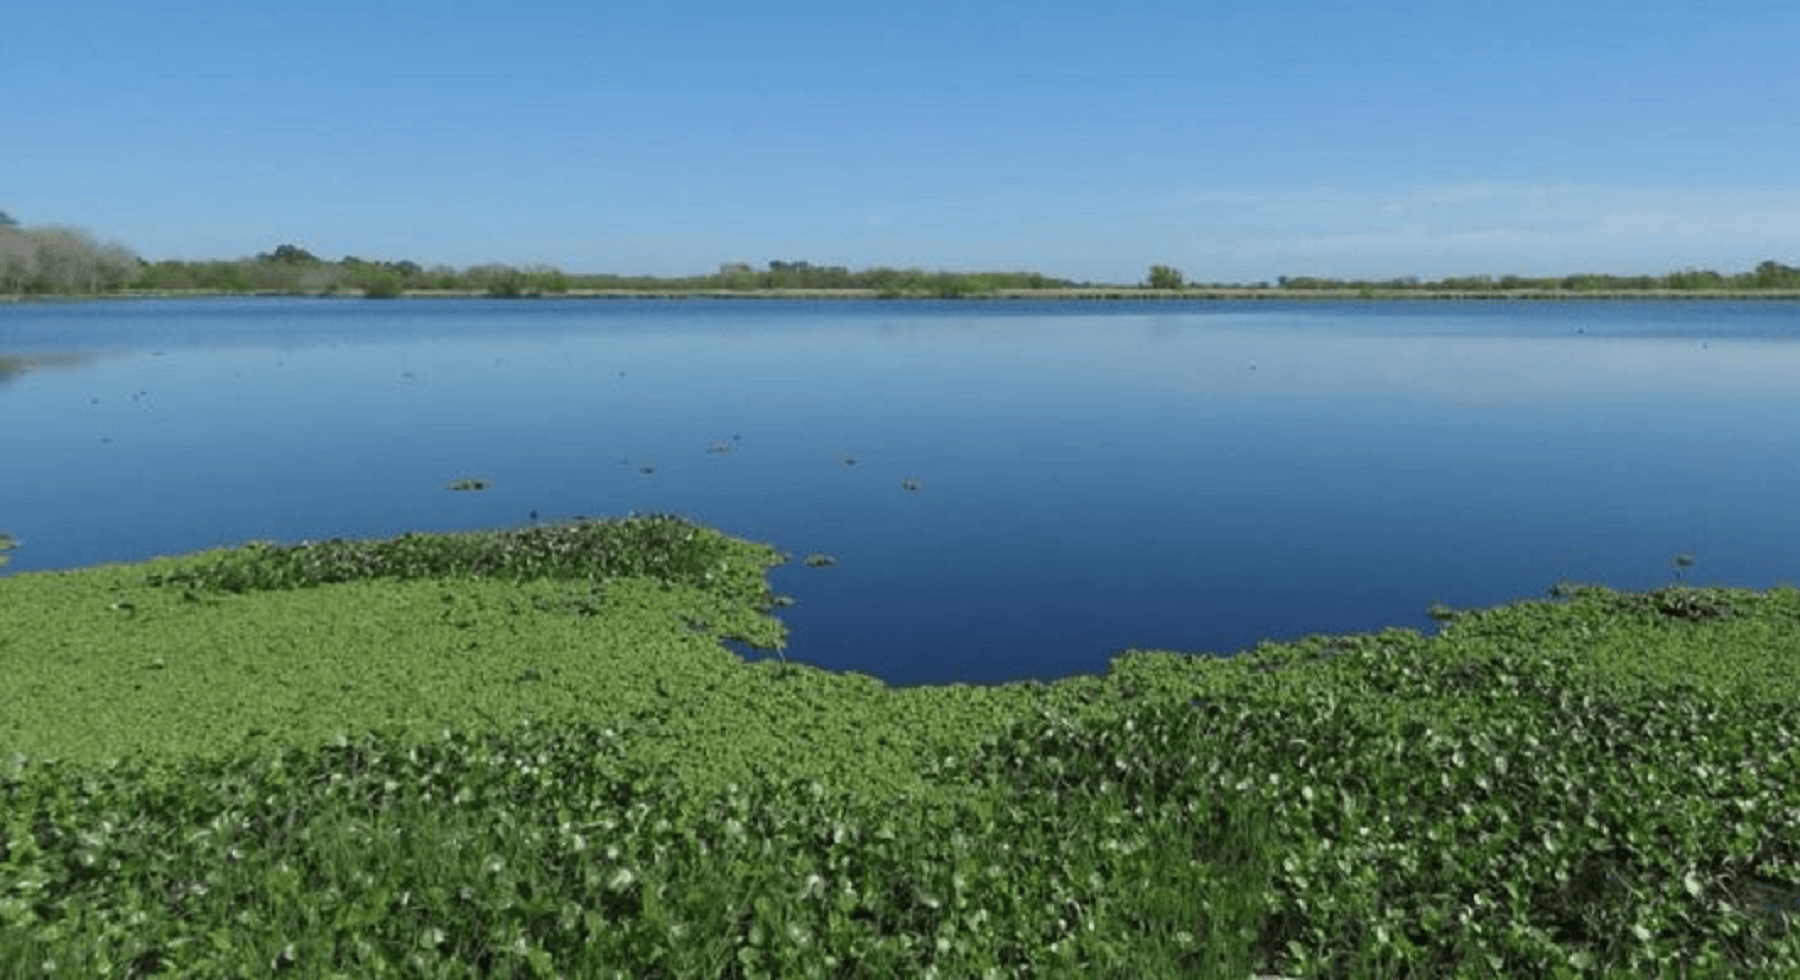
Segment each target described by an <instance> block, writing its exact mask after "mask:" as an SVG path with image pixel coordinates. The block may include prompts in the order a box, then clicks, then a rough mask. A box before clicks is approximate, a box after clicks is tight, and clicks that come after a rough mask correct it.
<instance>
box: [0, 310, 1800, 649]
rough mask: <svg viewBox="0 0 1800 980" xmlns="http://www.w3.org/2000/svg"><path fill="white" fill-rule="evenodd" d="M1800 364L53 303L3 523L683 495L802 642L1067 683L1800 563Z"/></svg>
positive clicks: (1619, 331)
mask: <svg viewBox="0 0 1800 980" xmlns="http://www.w3.org/2000/svg"><path fill="white" fill-rule="evenodd" d="M1797 379H1800V304H1793V303H1785V302H1745V303H1723V302H1721V303H1672V302H1664V303H1655V302H1584V303H1560V304H1559V303H1520V302H1505V303H1495V302H1468V303H1432V302H1396V303H1380V302H1374V303H1371V302H1356V303H1303V304H1276V303H1266V302H1248V303H1229V302H1205V303H1170V302H1155V303H1130V302H1075V303H1051V302H1039V301H1021V302H985V301H983V302H943V303H937V302H875V301H871V302H840V301H830V302H821V301H773V300H755V301H717V300H678V301H670V300H659V301H636V300H592V301H589V300H555V301H541V302H532V301H488V300H400V301H385V302H384V301H366V300H357V299H267V298H256V299H214V300H192V301H189V300H158V301H141V302H140V301H117V302H112V301H109V302H97V303H69V304H15V305H9V306H6V307H0V439H3V441H4V446H5V449H4V453H5V455H4V459H5V461H6V462H5V466H6V476H5V479H4V480H0V529H4V530H6V531H9V532H11V533H12V534H13V535H14V536H16V537H17V538H18V539H19V540H20V542H21V544H22V546H21V547H20V548H19V549H18V550H16V551H14V552H12V553H11V554H12V556H13V565H12V567H11V568H9V569H8V571H26V570H32V569H45V568H63V567H75V566H82V565H89V564H94V563H98V562H108V561H133V560H138V559H142V558H146V557H150V556H153V555H160V554H175V553H183V552H190V551H195V550H199V549H202V548H207V547H213V546H219V545H228V544H237V543H241V542H244V541H247V540H252V539H274V540H280V541H300V540H307V539H321V538H330V537H362V536H376V535H381V536H385V535H393V534H399V533H402V532H405V531H413V530H454V529H469V528H486V527H501V526H512V525H517V524H523V523H528V522H529V520H530V514H531V513H532V512H534V511H535V512H537V513H538V515H539V516H540V518H541V519H554V518H566V517H571V516H574V515H578V514H580V515H588V516H613V515H622V514H625V513H629V512H649V511H669V512H675V513H679V514H682V515H684V516H687V517H690V518H692V519H695V520H698V521H700V522H703V523H706V524H709V525H712V526H715V527H718V528H720V529H722V530H725V531H727V532H729V533H733V534H737V535H741V536H745V537H750V538H754V539H759V540H764V541H768V542H771V543H773V544H775V545H777V546H778V547H780V548H782V549H784V550H786V551H789V552H792V553H793V554H794V555H795V556H796V558H795V560H794V561H793V562H792V563H790V565H789V566H786V567H783V568H779V569H776V570H774V571H773V572H772V573H771V577H772V581H773V583H774V585H775V587H776V588H777V589H778V590H779V591H782V592H785V593H789V594H792V595H793V596H795V597H796V599H797V603H796V604H795V605H794V606H792V607H790V608H786V609H783V610H780V611H779V612H780V615H781V616H782V618H783V619H784V620H786V621H787V622H788V623H789V625H790V627H791V630H792V636H791V638H790V646H789V648H788V650H787V653H788V655H789V656H790V657H792V658H795V659H799V660H804V661H807V662H811V663H816V664H819V665H821V666H826V667H830V668H832V669H848V670H860V671H864V672H867V673H870V674H874V675H876V676H878V677H881V678H883V679H885V680H887V681H889V682H890V683H894V684H913V683H925V682H932V683H936V682H946V681H959V680H960V681H967V682H972V683H974V682H983V683H985V682H996V681H1004V680H1012V679H1017V678H1022V677H1033V676H1035V677H1039V678H1044V679H1049V678H1053V677H1059V676H1065V675H1068V674H1072V673H1078V672H1090V673H1094V672H1101V671H1104V670H1105V668H1106V663H1107V660H1108V659H1109V658H1110V657H1112V656H1113V655H1115V654H1117V653H1118V652H1120V651H1121V650H1123V649H1125V648H1128V647H1134V646H1135V647H1144V648H1152V647H1154V648H1166V649H1178V650H1189V651H1209V652H1216V653H1226V652H1232V651H1236V650H1239V649H1242V648H1245V647H1247V646H1250V645H1253V644H1254V643H1256V642H1257V641H1259V640H1263V639H1291V638H1296V637H1299V636H1304V635H1307V634H1311V633H1322V632H1345V631H1357V630H1372V629H1379V628H1381V627H1384V626H1390V625H1395V626H1412V627H1417V628H1420V629H1427V628H1429V620H1428V619H1427V617H1426V616H1425V613H1424V610H1425V609H1426V607H1427V606H1428V605H1429V604H1430V603H1432V602H1444V603H1448V604H1450V605H1452V606H1459V607H1466V606H1480V605H1491V604H1495V603H1500V602H1506V601H1510V600H1513V599H1518V598H1523V597H1531V596H1539V595H1542V594H1543V593H1544V590H1545V589H1547V588H1548V587H1549V586H1551V585H1552V584H1555V583H1557V582H1559V581H1564V580H1579V581H1588V582H1600V583H1605V584H1608V585H1613V586H1615V587H1618V588H1646V587H1652V586H1655V585H1659V584H1662V583H1664V582H1667V581H1670V580H1672V578H1673V576H1674V574H1675V569H1674V568H1673V567H1672V565H1671V560H1672V558H1673V557H1674V556H1675V555H1677V554H1680V553H1692V555H1693V556H1694V557H1695V560H1696V564H1695V565H1694V567H1693V568H1691V569H1689V570H1688V571H1687V572H1686V574H1687V576H1688V577H1689V579H1690V580H1696V581H1701V582H1713V583H1718V584H1731V585H1742V586H1749V587H1757V588H1763V587H1768V586H1771V585H1776V584H1782V583H1791V582H1794V581H1796V580H1800V574H1796V569H1797V568H1800V525H1797V524H1796V522H1795V521H1794V520H1793V518H1792V516H1791V505H1790V504H1789V497H1790V494H1789V493H1788V490H1787V488H1789V487H1791V486H1794V485H1796V483H1797V482H1800V480H1797V478H1800V434H1797V433H1800V425H1797V424H1796V423H1800V384H1797V383H1796V380H1797ZM475 477H479V478H482V479H485V480H487V481H489V483H490V487H489V489H487V490H483V491H479V492H452V491H448V490H445V489H444V486H445V484H447V483H449V482H451V481H453V480H457V479H462V478H475ZM908 481H912V482H910V483H909V482H908ZM908 486H912V487H914V489H908V488H907V487H908ZM809 552H823V553H827V554H830V555H832V556H834V557H836V558H837V563H836V564H835V565H832V566H830V567H824V568H808V567H806V566H805V565H803V564H802V563H801V562H800V561H799V558H798V556H800V555H804V554H806V553H809Z"/></svg>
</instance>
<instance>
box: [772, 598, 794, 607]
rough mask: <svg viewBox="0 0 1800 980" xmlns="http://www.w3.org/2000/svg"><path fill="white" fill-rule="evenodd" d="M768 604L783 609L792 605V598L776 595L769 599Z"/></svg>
mask: <svg viewBox="0 0 1800 980" xmlns="http://www.w3.org/2000/svg"><path fill="white" fill-rule="evenodd" d="M769 603H770V604H771V605H774V606H777V607H782V608H785V607H787V606H791V605H793V604H794V597H793V596H791V595H778V596H774V597H773V598H771V599H770V600H769Z"/></svg>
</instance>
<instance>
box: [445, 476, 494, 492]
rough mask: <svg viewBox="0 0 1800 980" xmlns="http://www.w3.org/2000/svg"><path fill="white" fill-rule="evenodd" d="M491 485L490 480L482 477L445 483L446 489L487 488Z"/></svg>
mask: <svg viewBox="0 0 1800 980" xmlns="http://www.w3.org/2000/svg"><path fill="white" fill-rule="evenodd" d="M490 485H491V484H489V483H488V481H486V480H481V479H471V480H455V481H453V482H450V483H446V484H444V489H446V490H486V489H487V488H488V487H489V486H490Z"/></svg>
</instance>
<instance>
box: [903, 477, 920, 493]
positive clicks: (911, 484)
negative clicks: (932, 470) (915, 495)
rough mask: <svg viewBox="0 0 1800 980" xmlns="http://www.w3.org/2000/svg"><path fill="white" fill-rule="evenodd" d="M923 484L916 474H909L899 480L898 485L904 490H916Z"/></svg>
mask: <svg viewBox="0 0 1800 980" xmlns="http://www.w3.org/2000/svg"><path fill="white" fill-rule="evenodd" d="M924 485H925V483H924V481H922V480H920V479H919V478H918V477H916V476H909V477H907V478H906V479H904V480H901V481H900V486H901V487H902V488H904V489H906V490H917V489H919V488H921V487H923V486H924Z"/></svg>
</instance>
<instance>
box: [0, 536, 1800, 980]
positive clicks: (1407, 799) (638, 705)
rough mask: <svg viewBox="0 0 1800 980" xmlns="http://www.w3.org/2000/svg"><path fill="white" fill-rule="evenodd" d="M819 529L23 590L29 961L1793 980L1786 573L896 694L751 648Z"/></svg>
mask: <svg viewBox="0 0 1800 980" xmlns="http://www.w3.org/2000/svg"><path fill="white" fill-rule="evenodd" d="M787 557H789V556H786V555H784V554H783V553H781V552H780V551H778V550H777V549H776V548H775V547H773V546H771V545H767V544H760V543H755V542H750V541H743V540H739V539H735V538H730V537H728V536H726V535H723V534H721V533H719V532H716V531H713V530H710V529H707V528H704V527H699V526H696V525H693V524H690V523H688V522H686V521H683V520H679V519H675V518H670V517H661V516H653V517H646V518H632V519H628V520H622V521H607V522H584V523H574V524H560V525H555V526H539V527H531V528H519V529H510V530H505V531H496V532H487V533H481V534H460V535H411V536H406V537H403V538H395V539H383V540H365V541H336V542H326V543H322V544H313V545H303V546H297V547H275V546H270V545H253V546H247V547H244V548H239V549H232V550H227V551H214V552H207V553H201V554H195V555H188V556H183V557H179V558H163V559H157V560H154V561H150V562H147V563H143V564H135V565H107V566H101V567H94V568H88V569H81V570H73V571H59V572H30V573H24V574H17V575H14V576H11V577H8V578H5V579H0V606H3V607H4V608H5V609H6V615H5V616H4V617H0V672H3V674H0V676H5V677H6V678H7V685H6V688H5V690H4V692H3V693H0V758H10V759H11V762H10V764H8V765H7V766H5V767H4V769H0V799H3V800H4V807H3V810H0V812H3V814H4V816H3V817H0V974H4V975H6V976H18V977H28V976H82V977H86V976H99V975H104V974H108V973H110V974H111V975H129V976H151V975H170V976H175V975H179V976H209V977H226V976H254V975H267V974H268V973H271V972H289V973H291V974H292V975H297V976H320V977H322V976H377V975H389V974H402V973H403V974H406V975H420V976H427V975H428V976H434V977H464V976H470V977H473V976H521V977H523V976H536V977H548V976H565V977H602V976H618V977H632V978H637V977H677V976H683V977H685V976H708V977H712V976H717V977H797V976H829V977H862V976H868V977H890V976H940V977H1027V976H1031V977H1037V976H1071V977H1077V976H1078V977H1134V978H1136V977H1175V976H1184V977H1186V976H1198V977H1229V978H1232V980H1239V978H1243V977H1247V976H1250V975H1252V974H1256V973H1264V974H1266V973H1272V972H1277V971H1278V972H1280V973H1282V974H1285V975H1288V976H1295V977H1308V978H1313V977H1321V978H1322V977H1402V976H1406V977H1419V976H1429V977H1451V976H1456V977H1464V976H1467V977H1524V976H1532V977H1575V976H1583V977H1585V976H1608V977H1645V976H1677V975H1686V976H1746V975H1758V976H1776V975H1792V974H1793V973H1794V972H1795V971H1796V970H1797V969H1800V942H1797V941H1796V940H1795V938H1794V937H1793V936H1792V934H1790V933H1789V932H1787V931H1786V925H1787V923H1788V921H1789V917H1791V916H1792V915H1793V914H1794V912H1795V909H1794V907H1793V904H1792V903H1793V902H1794V901H1795V897H1796V895H1800V887H1796V886H1800V734H1797V733H1800V707H1797V706H1800V671H1796V670H1795V667H1796V665H1797V664H1800V592H1796V591H1795V590H1793V589H1786V588H1783V589H1775V590H1771V591H1767V592H1755V591H1744V590H1725V589H1697V588H1690V587H1687V586H1684V585H1679V584H1677V585H1672V586H1669V587H1666V588H1660V589H1656V590H1652V591H1648V592H1638V593H1619V592H1613V591H1609V590H1605V589H1600V588H1583V587H1577V586H1569V587H1564V588H1561V589H1559V590H1557V593H1556V594H1555V595H1554V596H1553V597H1551V598H1548V599H1545V600H1543V601H1535V602H1524V603H1517V604H1513V605H1509V606H1504V607H1495V608H1491V609H1485V610H1474V611H1467V612H1460V613H1457V612H1451V611H1449V610H1438V615H1439V616H1441V617H1442V618H1443V619H1444V620H1445V621H1446V625H1445V627H1444V628H1443V630H1442V631H1441V632H1440V633H1439V634H1438V635H1435V636H1431V637H1427V636H1423V635H1421V634H1420V633H1418V632H1415V631H1412V630H1398V629H1391V630H1385V631H1381V632H1378V633H1372V634H1363V635H1346V636H1329V637H1328V636H1314V637H1308V638H1306V639H1303V640H1300V641H1297V642H1293V643H1287V644H1264V645H1261V646H1259V647H1257V648H1256V649H1253V650H1249V651H1245V652H1243V653H1241V654H1240V655H1238V656H1236V657H1233V658H1230V659H1218V658H1212V657H1204V656H1184V655H1180V654H1175V653H1167V652H1154V651H1120V652H1119V655H1118V656H1116V657H1115V658H1114V659H1113V660H1112V661H1111V665H1110V669H1109V670H1108V671H1107V672H1106V674H1105V675H1104V676H1076V677H1069V678H1064V679H1060V680H1057V681H1055V682H1054V683H1047V684H1045V683H1018V684H1008V685H1000V686H991V687H989V686H966V685H952V686H940V687H925V686H919V687H908V688H889V687H886V686H884V685H883V684H881V683H880V682H878V681H876V680H874V679H873V678H871V677H868V676H865V675H859V674H853V673H833V672H828V671H824V670H819V669H816V668H812V667H807V666H801V665H797V664H788V663H785V662H783V661H782V660H781V659H780V658H779V657H772V656H771V657H765V658H762V659H756V660H753V661H745V660H744V659H742V658H740V657H738V656H737V655H735V654H733V653H731V652H730V651H729V650H727V649H726V648H724V647H723V646H722V645H721V644H720V638H721V637H725V636H737V637H739V638H742V639H744V640H747V641H750V642H754V643H758V644H762V645H763V646H765V647H773V648H776V649H779V646H780V643H781V637H782V627H781V624H780V623H779V622H778V621H777V620H775V619H774V618H772V617H771V616H770V615H769V611H770V609H771V608H772V607H773V599H774V597H773V595H772V593H771V592H770V590H769V586H768V582H767V578H766V575H767V572H768V571H769V570H770V569H772V568H773V567H775V565H776V564H777V563H778V562H781V561H782V560H784V559H786V558H787ZM52 757H55V758H59V759H60V760H62V761H51V759H52ZM115 759H121V760H123V761H108V760H115ZM1683 970H1685V971H1686V972H1685V973H1683V972H1681V971H1683Z"/></svg>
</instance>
